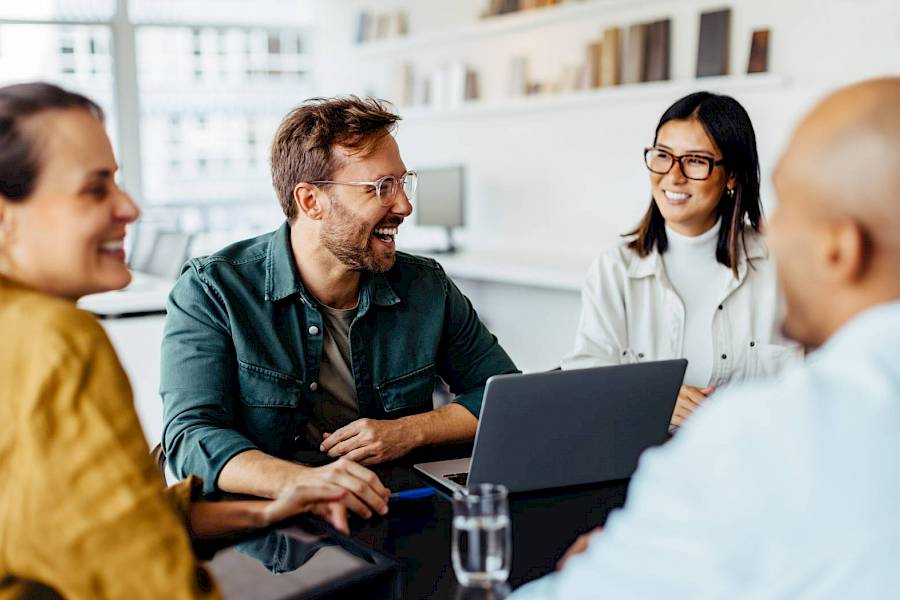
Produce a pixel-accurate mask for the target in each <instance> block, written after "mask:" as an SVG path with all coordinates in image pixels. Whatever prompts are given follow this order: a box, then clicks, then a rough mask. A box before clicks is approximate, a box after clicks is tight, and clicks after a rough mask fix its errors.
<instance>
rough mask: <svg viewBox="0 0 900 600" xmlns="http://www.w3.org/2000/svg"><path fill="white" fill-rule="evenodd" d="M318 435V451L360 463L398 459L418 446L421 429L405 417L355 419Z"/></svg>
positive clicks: (370, 463) (366, 463)
mask: <svg viewBox="0 0 900 600" xmlns="http://www.w3.org/2000/svg"><path fill="white" fill-rule="evenodd" d="M322 437H323V438H324V441H323V442H322V445H321V446H319V450H321V451H322V452H327V453H328V456H343V457H344V458H347V459H349V460H352V461H355V462H358V463H360V464H363V465H373V464H377V463H382V462H386V461H389V460H394V459H396V458H400V457H401V456H404V455H405V454H408V453H409V452H410V451H412V450H413V449H415V448H417V447H418V446H421V445H422V440H421V432H420V431H419V430H418V429H417V428H415V427H410V426H409V425H408V422H407V421H406V420H405V419H395V420H384V421H380V420H377V419H358V420H356V421H353V422H352V423H350V424H349V425H345V426H344V427H341V428H340V429H338V430H337V431H335V432H333V433H325V434H323V436H322Z"/></svg>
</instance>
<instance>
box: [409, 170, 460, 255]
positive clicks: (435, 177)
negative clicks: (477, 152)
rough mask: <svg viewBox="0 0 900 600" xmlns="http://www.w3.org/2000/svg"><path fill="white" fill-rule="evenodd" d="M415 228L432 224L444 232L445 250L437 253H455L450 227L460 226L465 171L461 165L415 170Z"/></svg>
mask: <svg viewBox="0 0 900 600" xmlns="http://www.w3.org/2000/svg"><path fill="white" fill-rule="evenodd" d="M417 171H418V173H419V186H418V192H417V197H416V208H415V212H414V213H413V214H414V215H415V216H416V224H417V225H433V226H438V227H444V228H445V229H446V230H447V247H446V248H442V249H440V250H436V252H455V251H456V246H455V245H454V243H453V228H454V227H462V226H463V224H464V222H463V213H464V210H463V207H464V199H465V169H464V168H463V167H462V166H451V167H441V168H429V169H417Z"/></svg>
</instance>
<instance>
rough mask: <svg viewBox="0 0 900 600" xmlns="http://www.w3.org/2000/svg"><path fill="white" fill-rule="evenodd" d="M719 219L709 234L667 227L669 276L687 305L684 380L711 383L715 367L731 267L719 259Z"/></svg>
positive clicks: (666, 258) (666, 260)
mask: <svg viewBox="0 0 900 600" xmlns="http://www.w3.org/2000/svg"><path fill="white" fill-rule="evenodd" d="M721 223H722V220H721V219H719V221H718V222H717V223H716V224H715V225H714V226H713V227H712V228H711V229H710V230H709V231H707V232H706V233H702V234H700V235H698V236H695V237H690V236H686V235H682V234H680V233H677V232H675V231H672V229H671V228H670V227H669V226H668V225H667V226H666V236H667V237H668V240H669V247H668V249H667V250H666V252H665V253H664V254H663V255H662V258H663V264H664V265H665V269H666V275H667V276H668V278H669V282H670V283H671V284H672V287H673V288H675V292H676V293H677V294H678V296H679V298H681V301H682V303H683V304H684V347H683V348H682V356H683V357H684V358H686V359H687V360H688V367H687V372H686V373H685V375H684V383H685V384H687V385H692V386H695V387H699V388H703V387H707V386H708V385H709V380H710V377H711V376H712V368H713V360H714V357H713V332H712V322H713V315H714V314H715V311H716V309H717V308H718V306H719V302H720V301H721V299H722V294H723V292H724V290H725V286H726V285H727V284H728V280H729V279H730V278H731V277H733V276H734V275H733V274H732V272H731V269H729V268H728V267H726V266H725V265H723V264H722V263H720V262H718V261H716V242H717V241H718V237H719V227H720V226H721Z"/></svg>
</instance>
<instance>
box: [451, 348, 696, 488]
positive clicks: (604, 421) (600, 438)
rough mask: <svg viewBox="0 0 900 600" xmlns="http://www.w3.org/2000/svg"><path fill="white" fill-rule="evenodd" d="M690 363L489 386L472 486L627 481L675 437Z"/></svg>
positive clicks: (513, 379) (509, 378) (502, 380)
mask: <svg viewBox="0 0 900 600" xmlns="http://www.w3.org/2000/svg"><path fill="white" fill-rule="evenodd" d="M686 367H687V361H686V360H684V359H679V360H668V361H657V362H646V363H639V364H634V365H620V366H611V367H594V368H589V369H577V370H572V371H551V372H548V373H532V374H526V375H497V376H494V377H491V378H490V379H489V380H488V382H487V387H486V388H485V393H484V402H483V404H482V408H481V416H480V419H479V424H478V432H477V434H476V438H475V446H474V449H473V451H472V462H471V467H470V471H469V477H468V481H467V482H466V484H467V486H470V485H475V484H478V483H482V482H491V483H502V484H504V485H505V486H506V487H507V488H509V490H510V491H526V490H535V489H542V488H551V487H560V486H568V485H578V484H584V483H595V482H601V481H610V480H614V479H624V478H627V477H630V476H631V475H632V473H634V470H635V468H636V467H637V462H638V458H639V457H640V455H641V453H642V452H643V451H644V450H645V449H647V448H648V447H650V446H654V445H657V444H661V443H662V442H664V441H665V440H666V439H667V437H668V427H669V422H670V420H671V417H672V411H673V410H674V408H675V401H676V399H677V397H678V389H679V388H680V387H681V383H682V381H683V379H684V371H685V369H686Z"/></svg>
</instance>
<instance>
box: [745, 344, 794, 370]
mask: <svg viewBox="0 0 900 600" xmlns="http://www.w3.org/2000/svg"><path fill="white" fill-rule="evenodd" d="M751 356H752V359H751V361H750V364H752V365H754V368H753V369H752V374H753V375H755V376H756V377H772V376H775V375H778V374H779V373H781V372H782V371H783V370H784V369H786V368H787V367H789V366H790V365H792V364H796V363H799V362H801V361H802V360H803V352H802V350H800V348H797V347H795V346H781V345H779V344H754V347H753V348H751Z"/></svg>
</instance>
